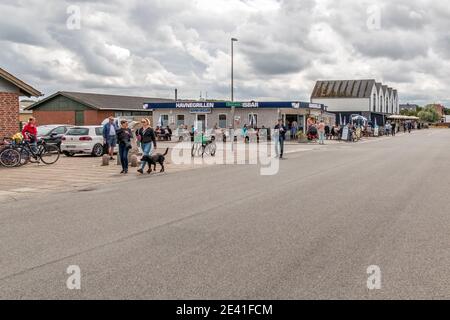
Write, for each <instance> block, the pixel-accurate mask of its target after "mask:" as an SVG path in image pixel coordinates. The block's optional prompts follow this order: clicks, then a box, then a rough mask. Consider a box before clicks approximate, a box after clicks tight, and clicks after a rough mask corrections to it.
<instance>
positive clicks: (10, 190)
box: [0, 149, 201, 202]
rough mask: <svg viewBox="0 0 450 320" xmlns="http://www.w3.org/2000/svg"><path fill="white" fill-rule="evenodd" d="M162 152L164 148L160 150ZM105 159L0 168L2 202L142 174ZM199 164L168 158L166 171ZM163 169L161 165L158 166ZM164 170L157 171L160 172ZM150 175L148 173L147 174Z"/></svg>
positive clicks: (87, 157) (86, 188) (66, 160)
mask: <svg viewBox="0 0 450 320" xmlns="http://www.w3.org/2000/svg"><path fill="white" fill-rule="evenodd" d="M157 151H158V152H161V150H160V149H158V150H157ZM101 161H102V160H101V158H94V157H91V156H75V157H73V158H68V157H65V156H63V155H61V158H60V159H59V161H58V162H57V163H55V164H54V165H50V166H46V165H44V164H39V165H38V164H28V165H26V166H24V167H19V168H3V167H0V177H1V179H0V202H2V201H9V200H19V199H23V198H29V197H33V196H39V195H40V194H45V193H51V192H67V191H81V192H82V191H84V190H88V189H90V188H92V187H93V186H98V185H101V184H108V183H118V182H120V181H123V180H126V179H136V178H138V177H139V175H138V174H137V172H136V170H137V168H130V173H129V174H128V175H127V176H124V175H121V174H120V171H121V168H120V166H117V165H116V161H111V163H110V165H109V166H102V165H101ZM200 167H201V166H199V165H191V166H189V165H175V164H172V163H171V162H170V158H169V159H168V161H166V173H162V174H172V173H176V172H180V171H185V170H192V169H197V168H200ZM156 169H157V170H159V165H157V168H156ZM157 174H160V173H153V175H157ZM144 176H148V175H144Z"/></svg>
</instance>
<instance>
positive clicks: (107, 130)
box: [103, 117, 119, 160]
mask: <svg viewBox="0 0 450 320" xmlns="http://www.w3.org/2000/svg"><path fill="white" fill-rule="evenodd" d="M118 129H119V128H118V126H117V124H116V123H115V121H114V117H109V121H108V123H107V124H105V125H104V126H103V142H104V143H106V145H107V146H108V153H109V159H110V160H114V158H113V156H114V148H115V147H116V145H117V135H116V132H117V130H118Z"/></svg>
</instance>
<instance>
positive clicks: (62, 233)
mask: <svg viewBox="0 0 450 320" xmlns="http://www.w3.org/2000/svg"><path fill="white" fill-rule="evenodd" d="M449 161H450V130H428V131H422V132H415V133H413V134H411V135H402V136H398V137H396V138H389V139H380V140H377V141H372V142H369V143H361V144H352V145H348V144H342V145H333V146H325V147H324V148H323V149H320V150H313V151H310V152H301V153H295V154H290V155H289V159H288V160H285V161H283V162H282V163H281V168H280V172H279V174H277V175H275V176H261V175H260V174H259V168H258V167H257V166H248V165H242V166H214V167H208V168H205V169H201V170H194V171H186V172H179V173H174V174H170V173H168V174H167V175H161V176H152V177H142V178H136V179H131V180H130V179H125V180H123V181H122V180H120V178H118V179H117V182H116V183H114V184H110V185H108V186H102V187H98V188H94V189H92V190H85V191H84V192H77V193H55V194H51V195H48V196H45V197H42V198H41V199H39V200H24V201H17V202H9V203H6V204H2V206H1V208H0V235H1V241H0V298H2V299H6V298H8V299H26V298H30V299H53V298H57V299H103V298H106V299H112V298H115V299H395V298H402V299H415V298H425V299H429V298H435V299H443V298H446V299H449V298H450V268H449V266H450V201H449V191H450V170H449V168H450V167H449ZM30 183H33V181H31V182H30ZM34 183H38V182H34ZM71 265H76V266H79V267H80V270H81V290H68V289H67V286H66V280H67V279H68V277H69V275H68V274H67V273H66V270H67V268H68V267H69V266H71ZM373 265H375V266H378V267H379V268H380V270H381V289H380V290H368V287H367V279H368V277H369V275H368V274H367V268H368V267H369V266H373Z"/></svg>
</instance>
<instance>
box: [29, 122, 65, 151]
mask: <svg viewBox="0 0 450 320" xmlns="http://www.w3.org/2000/svg"><path fill="white" fill-rule="evenodd" d="M71 127H73V126H70V125H45V126H39V127H38V128H37V129H38V139H42V140H44V141H45V142H47V143H49V144H56V145H57V146H58V148H60V147H61V138H62V137H63V136H64V135H65V134H66V132H67V131H68V130H69V129H70V128H71Z"/></svg>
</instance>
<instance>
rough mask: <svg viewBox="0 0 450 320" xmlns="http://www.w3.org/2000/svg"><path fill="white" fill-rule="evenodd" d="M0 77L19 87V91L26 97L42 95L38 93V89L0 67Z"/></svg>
mask: <svg viewBox="0 0 450 320" xmlns="http://www.w3.org/2000/svg"><path fill="white" fill-rule="evenodd" d="M0 78H2V79H5V80H6V81H8V82H9V83H11V84H13V85H14V86H16V87H17V88H19V90H20V92H21V93H22V94H23V95H25V96H27V97H40V96H42V93H40V92H39V91H38V90H36V89H34V88H33V87H32V86H30V85H29V84H26V83H25V82H23V81H22V80H20V79H18V78H16V77H15V76H13V75H12V74H10V73H9V72H7V71H6V70H3V69H2V68H0Z"/></svg>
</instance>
